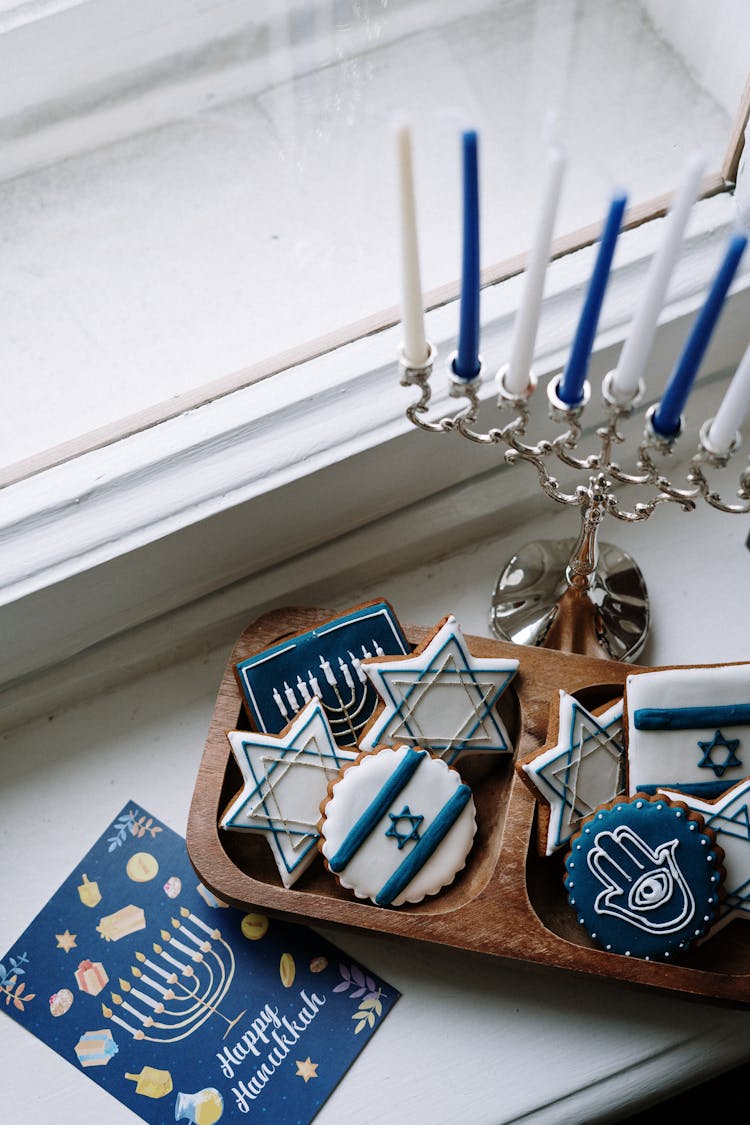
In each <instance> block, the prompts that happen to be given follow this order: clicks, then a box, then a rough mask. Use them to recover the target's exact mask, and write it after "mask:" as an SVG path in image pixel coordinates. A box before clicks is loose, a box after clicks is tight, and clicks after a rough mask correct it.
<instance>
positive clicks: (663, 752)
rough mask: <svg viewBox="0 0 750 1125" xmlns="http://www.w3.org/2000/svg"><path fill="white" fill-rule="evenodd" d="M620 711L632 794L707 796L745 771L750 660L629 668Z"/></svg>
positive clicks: (749, 764) (749, 767) (749, 765)
mask: <svg viewBox="0 0 750 1125" xmlns="http://www.w3.org/2000/svg"><path fill="white" fill-rule="evenodd" d="M625 715H626V720H627V723H626V729H627V775H628V792H629V793H631V794H632V793H635V792H641V793H656V792H657V791H658V790H660V789H674V790H679V791H680V793H682V794H684V793H689V794H691V795H692V796H694V797H698V798H700V799H701V800H704V801H710V800H712V799H713V798H714V797H718V796H720V795H721V794H722V793H723V792H725V791H726V790H727V789H729V788H731V786H733V785H735V784H736V783H737V782H739V781H742V780H743V779H744V778H745V777H747V776H748V775H750V664H722V665H719V664H716V665H704V666H702V667H701V666H695V667H683V668H663V669H659V670H657V671H654V672H639V673H634V674H633V675H631V676H628V678H627V680H626V683H625Z"/></svg>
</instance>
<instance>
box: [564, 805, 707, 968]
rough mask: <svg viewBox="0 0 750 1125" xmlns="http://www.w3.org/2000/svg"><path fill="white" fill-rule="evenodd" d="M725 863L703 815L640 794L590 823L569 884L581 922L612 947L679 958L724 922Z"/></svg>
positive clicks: (576, 846)
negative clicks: (721, 907) (719, 916)
mask: <svg viewBox="0 0 750 1125" xmlns="http://www.w3.org/2000/svg"><path fill="white" fill-rule="evenodd" d="M722 858H723V853H722V849H721V848H720V847H718V846H717V844H716V840H715V837H714V834H713V832H711V831H710V830H708V829H706V828H705V826H704V822H703V820H702V818H701V817H699V816H698V815H697V814H696V813H693V812H691V811H690V810H689V809H686V808H685V806H684V805H682V804H671V803H670V802H669V801H668V800H666V798H663V797H658V798H654V799H650V798H649V797H647V796H645V795H644V796H642V795H637V796H635V797H632V798H630V799H629V800H628V799H627V798H623V799H621V800H619V799H618V800H615V801H613V802H611V804H609V805H608V806H606V807H604V808H602V809H599V810H598V811H597V812H596V813H594V815H593V816H591V817H589V818H588V819H587V820H585V821H583V822H582V827H581V831H580V832H579V833H578V835H577V836H574V837H573V839H572V841H571V845H570V851H569V852H568V855H567V857H566V860H565V867H566V871H567V874H566V877H565V886H566V888H567V891H568V898H569V901H570V904H571V906H573V907H574V908H575V910H576V913H577V914H578V921H579V922H580V924H581V925H582V926H584V927H585V928H586V930H587V931H588V933H589V935H590V936H591V937H592V938H593V939H594V941H596V942H598V944H599V945H601V946H603V947H604V949H606V950H608V951H609V952H612V953H621V954H624V955H625V956H626V957H643V958H644V959H645V960H647V961H648V960H652V959H653V960H672V959H673V958H675V957H679V956H681V955H682V954H683V953H685V952H686V951H687V950H688V949H689V948H690V946H691V945H692V944H693V942H695V941H697V940H698V939H699V938H701V937H703V935H704V934H706V933H707V932H708V931H709V930H710V928H711V926H712V925H713V922H714V920H715V919H716V916H717V912H718V908H719V898H720V887H721V880H722V877H723V874H724V872H723V868H722V866H721V864H722Z"/></svg>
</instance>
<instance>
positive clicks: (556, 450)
mask: <svg viewBox="0 0 750 1125" xmlns="http://www.w3.org/2000/svg"><path fill="white" fill-rule="evenodd" d="M436 358H437V353H436V350H435V348H434V347H433V346H432V345H430V346H429V351H428V356H427V359H426V361H425V363H424V364H423V365H421V366H415V365H413V364H410V363H409V362H408V361H407V360H406V359H405V357H404V356H403V354H402V356H401V359H400V370H401V384H402V386H406V387H416V388H417V389H418V391H419V398H418V400H417V401H416V402H414V403H413V404H412V405H410V406H409V407H407V410H406V416H407V418H408V419H409V421H410V422H411V423H412V424H413V425H415V426H418V427H419V428H420V429H422V430H425V431H427V432H428V433H452V432H456V433H458V434H460V435H461V436H462V437H465V438H467V439H468V440H469V441H472V442H475V443H477V444H479V445H486V446H501V447H502V446H505V447H506V448H505V454H504V457H505V461H506V462H507V463H508V464H515V463H517V462H519V461H528V462H529V463H530V464H532V465H533V466H534V468H535V469H536V471H537V474H538V478H539V485H540V487H541V489H542V491H543V492H544V493H545V495H547V496H549V497H550V499H552V500H554V501H555V502H556V503H558V504H562V505H566V506H568V507H577V508H578V509H579V512H580V528H579V532H578V537H577V538H571V539H564V540H541V541H536V542H532V543H527V544H526V545H525V546H523V547H522V548H521V549H520V550H519V551H518V552H517V553H516V554H514V555H513V557H512V558H511V559H509V561H508V562H507V563H506V565H505V566H504V568H503V570H502V572H501V574H500V577H499V579H498V581H497V583H496V585H495V589H494V592H493V595H492V602H491V608H490V625H491V628H492V631H493V632H494V634H495V636H497V637H498V638H499V639H500V640H503V641H513V642H515V643H518V644H525V645H544V646H545V647H548V648H556V649H560V650H562V651H565V652H575V653H581V654H584V655H589V656H601V657H605V658H608V659H615V660H626V661H633V660H635V659H637V657H638V656H639V654H640V653H641V650H642V649H643V646H644V644H645V641H646V637H647V635H648V629H649V616H650V615H649V601H648V595H647V591H646V583H645V581H644V578H643V575H642V574H641V571H640V569H639V567H638V565H637V564H636V562H635V561H634V560H633V559H632V558H631V557H630V556H629V555H628V554H626V553H625V552H624V551H622V550H620V549H619V548H618V547H615V546H613V545H612V544H607V543H600V542H599V529H600V525H601V523H602V521H603V519H604V517H605V516H611V517H612V518H614V519H616V520H619V521H620V522H622V523H628V524H630V523H638V522H641V521H642V520H646V519H648V518H649V517H650V516H651V515H652V513H653V512H654V511H655V509H656V508H657V506H658V505H660V504H664V503H673V504H678V505H679V506H680V507H681V508H682V509H683V510H684V511H686V512H688V511H692V510H694V509H695V508H696V506H697V503H698V501H699V500H701V499H703V500H704V501H705V502H706V503H708V504H710V505H711V507H713V508H717V509H719V510H720V511H722V512H733V513H739V514H743V513H744V514H746V513H748V512H750V467H747V468H745V469H744V470H743V471H742V472H741V473H740V476H739V485H738V489H737V493H736V495H737V497H738V499H739V502H732V503H729V502H726V501H724V500H723V499H722V498H721V496H720V495H719V493H718V492H716V491H714V489H713V488H712V487H711V484H710V483H709V480H708V477H707V475H706V473H707V471H710V472H713V470H722V469H726V467H727V465H728V464H729V461H730V459H731V457H732V455H733V454H734V453H735V452H736V450H737V448H738V447H739V445H740V442H741V435H740V434H739V432H738V433H737V435H736V437H735V440H734V442H733V443H732V445H731V446H730V448H729V450H728V451H726V452H717V451H716V450H715V449H712V448H711V445H710V442H709V436H708V435H709V431H710V428H711V422H712V419H708V420H707V421H706V422H705V423H704V424H703V426H702V427H701V429H700V432H699V435H698V448H697V451H696V452H695V454H694V455H693V457H692V459H691V461H690V464H689V467H688V468H687V471H686V473H685V483H684V487H679V488H678V487H676V485H674V484H673V483H671V482H670V480H669V479H668V478H667V476H666V475H665V474H664V472H663V470H662V465H663V464H664V462H665V461H667V460H668V459H669V458H670V457H671V456H673V454H674V450H675V447H676V443H677V440H678V439H679V438H680V437H681V436H682V434H683V432H684V428H685V427H684V419H683V420H682V421H681V425H680V427H679V429H678V431H677V433H676V434H674V435H673V436H671V437H669V438H665V437H662V436H661V435H659V434H658V433H657V432H656V431H655V430H654V427H653V425H652V418H653V413H654V408H650V409H649V410H648V411H646V414H645V424H644V432H643V437H642V440H641V442H640V445H639V447H638V451H637V455H636V456H635V459H634V463H633V467H632V469H631V470H629V471H627V470H625V469H624V468H622V467H621V466H620V464H619V462H618V461H617V460H616V459H615V453H616V451H617V450H618V449H619V448H620V447H622V446H623V445H625V443H626V436H625V434H624V433H623V432H622V424H623V422H624V421H625V420H626V419H627V418H629V417H630V416H631V415H632V414H633V412H634V411H635V410H636V408H637V407H639V406H640V404H641V402H642V400H643V385H642V384H640V385H639V387H638V390H637V391H636V393H635V394H634V395H633V397H632V398H631V399H630V400H629V401H628V402H620V401H619V400H618V399H617V398H616V397H615V395H614V393H613V373H612V372H610V374H609V375H607V376H606V377H605V378H604V380H603V383H602V392H601V393H602V399H603V405H604V411H605V416H606V421H605V422H604V424H603V425H601V426H599V427H598V428H597V429H596V435H595V436H596V441H597V443H598V449H595V450H594V451H593V452H591V453H588V454H586V455H581V453H580V452H579V447H580V445H581V444H582V438H583V426H582V422H583V417H584V415H585V412H586V409H587V407H588V405H589V403H590V400H591V386H590V384H589V383H588V382H586V383H584V387H583V395H582V399H581V401H580V402H579V403H578V404H577V405H574V406H570V405H568V404H567V403H565V402H563V401H562V399H561V398H560V397H559V395H558V387H559V382H560V377H559V376H554V377H553V378H552V379H551V380H550V382H549V384H548V387H547V398H548V414H549V418H550V420H551V422H552V423H553V424H554V425H555V426H557V427H560V428H561V432H560V433H559V434H558V435H557V436H556V437H552V438H540V439H539V440H537V441H535V442H532V441H530V440H529V439H528V437H527V431H528V429H529V422H530V416H529V406H530V400H531V397H532V395H533V394H534V391H535V390H536V379H535V378H534V376H533V375H530V377H529V383H528V387H527V389H526V392H525V393H524V394H521V395H517V394H513V393H511V392H509V391H508V390H507V388H506V384H505V374H506V371H507V368H505V367H503V368H500V370H499V371H498V373H497V376H496V382H497V389H498V399H497V406H498V408H499V409H500V411H501V412H502V413H504V414H505V415H506V416H507V418H508V420H507V421H505V424H504V425H501V426H498V427H493V428H491V429H488V430H485V431H482V430H479V429H477V428H475V427H476V422H477V418H478V415H479V409H480V397H479V386H480V383H481V380H482V374H483V372H482V367H481V365H480V369H479V372H478V373H477V375H476V376H475V378H473V379H469V380H467V379H460V378H458V377H457V376H456V375H455V374H454V373H453V367H452V364H449V370H450V376H449V378H450V394H451V396H452V397H454V398H458V399H463V400H464V404H463V405H462V406H461V407H460V408H459V409H458V410H456V411H455V412H454V413H452V414H446V415H444V416H442V417H438V418H430V417H429V416H428V415H429V404H430V399H431V396H432V389H431V385H430V377H431V375H432V371H433V368H434V365H435V360H436ZM555 465H561V466H563V467H565V468H566V469H568V470H573V471H574V472H576V473H578V474H580V475H581V477H582V483H579V484H577V485H575V487H574V489H573V490H572V491H565V490H564V489H563V488H562V487H561V486H560V484H559V483H558V481H557V480H556V478H555V477H554V476H553V475H552V472H551V467H552V466H555ZM624 487H629V488H631V489H637V490H639V491H640V492H641V493H643V494H644V498H643V499H641V500H637V501H636V502H635V503H633V504H632V506H631V507H626V506H625V505H624V504H623V503H622V502H621V499H620V495H619V491H620V489H622V488H624Z"/></svg>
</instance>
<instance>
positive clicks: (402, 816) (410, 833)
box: [386, 805, 424, 851]
mask: <svg viewBox="0 0 750 1125" xmlns="http://www.w3.org/2000/svg"><path fill="white" fill-rule="evenodd" d="M388 816H389V817H390V819H391V825H390V827H389V828H388V829H387V831H386V836H391V837H393V839H394V840H397V841H398V850H399V851H401V849H402V848H403V847H404V845H405V844H408V843H409V840H414V841H415V843H419V841H420V840H421V838H422V837H421V835H420V832H419V829H420V826H421V824H422V821H423V820H424V817H423V816H419V815H415V814H414V813H413V812H412V811H411V809H410V808H409V806H408V805H404V807H403V808H402V810H401V812H400V813H392V812H389V813H388ZM402 820H405V821H406V822H407V823H408V825H409V827H408V829H407V830H406V831H404V829H403V828H399V824H400V823H401V821H402Z"/></svg>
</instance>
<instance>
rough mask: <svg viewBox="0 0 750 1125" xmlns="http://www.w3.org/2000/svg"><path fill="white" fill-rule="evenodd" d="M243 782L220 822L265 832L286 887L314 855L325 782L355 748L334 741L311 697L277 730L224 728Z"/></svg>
mask: <svg viewBox="0 0 750 1125" xmlns="http://www.w3.org/2000/svg"><path fill="white" fill-rule="evenodd" d="M227 738H228V739H229V742H230V745H231V747H232V752H233V754H234V757H235V759H236V761H237V764H238V765H239V767H240V770H241V772H242V780H243V786H242V789H241V791H240V792H239V793H238V794H237V796H236V797H235V798H234V800H233V801H232V802H231V803H230V805H229V806H228V808H227V809H226V811H225V812H224V814H223V816H222V817H221V820H220V824H221V827H222V828H225V829H237V830H239V831H245V832H259V833H262V834H264V835H265V836H266V837H267V839H268V842H269V844H270V847H271V850H272V852H273V855H274V859H275V860H276V866H277V867H278V869H279V874H280V876H281V880H282V882H283V884H284V886H285V887H290V886H291V885H292V884H293V883H294V882H295V881H296V880H297V879H298V878H299V876H300V875H301V874H302V872H303V871H305V870H306V868H307V867H309V866H310V864H311V863H312V861H313V860H314V859H315V856H316V855H317V847H316V844H317V840H318V836H319V833H318V828H317V824H318V820H319V819H320V804H321V802H322V801H323V800H324V798H325V796H326V793H327V792H328V782H329V781H330V779H331V778H332V777H335V776H336V774H337V773H338V772H339V770H340V768H341V766H342V765H343V764H344V763H345V762H351V761H354V759H355V758H356V757H357V754H358V751H357V750H354V749H351V750H347V749H344V748H342V747H341V746H338V745H337V744H336V741H335V739H334V737H333V734H332V733H331V728H330V725H329V723H328V720H327V718H326V716H325V712H324V710H323V707H322V704H321V703H320V700H318V699H313V700H311V701H310V703H308V704H307V706H306V707H304V708H303V709H302V711H300V713H299V715H297V716H296V718H295V719H294V720H293V721H292V722H291V723H290V724H289V725H288V726H287V727H286V728H285V729H284V730H283V731H282V732H281V734H278V735H272V734H257V733H255V732H252V731H229V732H228V733H227Z"/></svg>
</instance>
